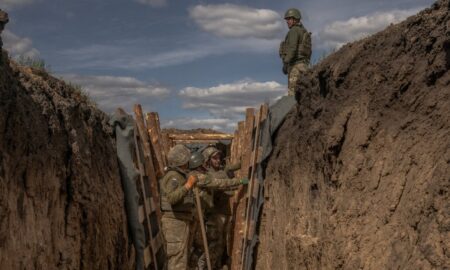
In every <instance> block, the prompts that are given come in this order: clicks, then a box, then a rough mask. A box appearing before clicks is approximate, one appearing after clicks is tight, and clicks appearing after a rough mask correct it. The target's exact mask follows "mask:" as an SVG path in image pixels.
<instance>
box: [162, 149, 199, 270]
mask: <svg viewBox="0 0 450 270" xmlns="http://www.w3.org/2000/svg"><path fill="white" fill-rule="evenodd" d="M190 155H191V152H190V151H189V149H188V148H187V147H186V146H184V145H181V144H178V145H176V146H174V147H173V148H172V149H170V151H169V153H168V155H167V159H168V162H169V169H168V171H167V173H166V174H165V175H164V176H163V177H162V179H161V180H160V189H161V210H162V218H161V223H162V231H163V234H164V237H165V239H166V242H167V260H168V263H167V265H168V270H185V269H187V268H188V257H189V256H188V255H189V249H190V244H189V239H190V235H191V234H192V231H193V230H192V228H193V227H192V226H193V225H194V222H193V220H194V213H195V212H194V211H195V205H194V196H193V193H192V188H193V187H194V184H195V182H196V180H197V179H196V178H195V177H190V178H188V179H186V176H187V169H188V162H189V157H190Z"/></svg>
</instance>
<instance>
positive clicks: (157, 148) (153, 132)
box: [145, 112, 167, 178]
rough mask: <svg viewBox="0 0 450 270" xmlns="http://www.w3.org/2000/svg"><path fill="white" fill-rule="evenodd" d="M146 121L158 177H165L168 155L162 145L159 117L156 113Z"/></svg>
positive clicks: (151, 113)
mask: <svg viewBox="0 0 450 270" xmlns="http://www.w3.org/2000/svg"><path fill="white" fill-rule="evenodd" d="M145 121H146V123H147V130H148V135H149V137H150V142H151V144H150V145H151V148H152V149H151V150H152V157H153V161H154V167H155V169H156V176H157V177H158V178H159V177H162V176H163V175H164V168H165V167H166V166H167V160H166V154H165V151H164V147H163V145H162V138H161V130H160V127H159V116H158V113H156V112H150V113H147V114H146V117H145Z"/></svg>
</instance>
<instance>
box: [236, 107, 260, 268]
mask: <svg viewBox="0 0 450 270" xmlns="http://www.w3.org/2000/svg"><path fill="white" fill-rule="evenodd" d="M254 122H255V109H253V108H247V110H246V115H245V129H244V130H245V132H244V136H243V139H242V141H243V143H242V145H241V150H242V154H241V155H242V166H241V177H247V178H248V177H249V175H248V169H249V166H250V157H251V151H252V149H251V148H252V143H251V140H252V133H253V127H254ZM246 191H247V187H246V186H242V187H240V188H239V189H238V192H237V194H236V195H235V202H234V206H235V207H234V208H233V209H235V211H234V237H233V243H232V245H233V246H232V256H231V269H232V270H234V269H240V268H241V262H242V260H241V258H242V246H243V241H242V240H243V238H242V237H243V233H244V231H243V229H244V227H243V226H244V221H245V208H246V198H245V194H246Z"/></svg>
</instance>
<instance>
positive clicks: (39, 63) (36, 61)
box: [15, 55, 50, 73]
mask: <svg viewBox="0 0 450 270" xmlns="http://www.w3.org/2000/svg"><path fill="white" fill-rule="evenodd" d="M15 61H16V62H17V64H19V65H21V66H26V67H31V68H35V69H39V70H42V71H46V72H47V73H49V72H50V66H49V65H47V64H46V63H45V61H44V60H43V59H40V58H34V57H29V56H23V55H20V56H19V57H16V58H15Z"/></svg>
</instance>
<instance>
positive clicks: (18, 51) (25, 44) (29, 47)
mask: <svg viewBox="0 0 450 270" xmlns="http://www.w3.org/2000/svg"><path fill="white" fill-rule="evenodd" d="M2 40H3V43H4V46H3V48H4V49H5V50H7V51H8V52H9V54H10V55H11V56H12V57H19V56H23V57H28V58H33V59H36V58H38V57H39V51H38V50H37V49H35V48H33V41H31V39H29V38H22V37H19V36H17V35H15V34H13V33H12V32H11V31H9V30H4V31H3V32H2Z"/></svg>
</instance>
